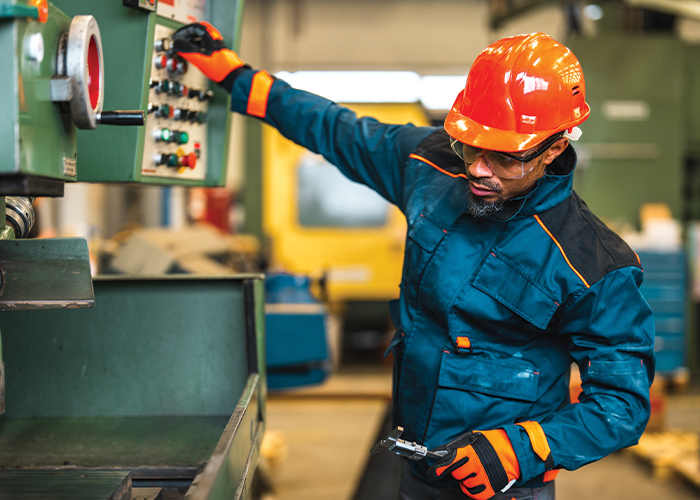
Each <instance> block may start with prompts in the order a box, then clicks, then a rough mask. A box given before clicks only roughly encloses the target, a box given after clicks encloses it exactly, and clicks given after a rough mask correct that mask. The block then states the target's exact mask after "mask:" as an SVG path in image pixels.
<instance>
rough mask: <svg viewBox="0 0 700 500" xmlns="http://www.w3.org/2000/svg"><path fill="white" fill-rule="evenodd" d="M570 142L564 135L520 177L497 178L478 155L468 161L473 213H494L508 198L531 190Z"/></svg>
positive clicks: (470, 203)
mask: <svg viewBox="0 0 700 500" xmlns="http://www.w3.org/2000/svg"><path fill="white" fill-rule="evenodd" d="M568 145H569V140H568V139H565V138H562V139H559V140H558V141H556V142H555V143H554V144H553V145H552V146H551V147H550V148H548V149H547V150H546V151H545V152H544V153H542V155H541V156H538V157H537V158H535V159H534V160H532V162H533V163H534V164H535V165H534V167H533V168H532V170H531V171H530V172H528V173H527V174H525V176H523V177H522V178H519V179H504V178H501V177H498V176H497V175H496V174H494V173H493V172H492V171H491V169H490V168H489V166H488V164H487V162H486V160H485V159H484V158H483V157H479V158H478V159H477V160H476V161H475V162H474V163H471V164H466V163H465V166H466V168H467V180H468V181H469V208H470V210H471V213H472V215H474V216H475V217H484V216H488V215H491V214H494V213H496V212H499V211H500V210H501V209H502V208H503V205H504V203H505V202H506V201H508V200H510V199H512V198H517V197H520V196H523V195H526V194H527V193H529V192H530V191H532V189H533V187H534V185H535V183H536V182H537V181H538V180H539V179H540V178H542V177H543V176H544V174H545V171H546V169H547V166H548V165H549V164H550V163H552V162H553V161H554V160H555V159H556V158H557V157H558V156H559V155H560V154H561V153H563V152H564V150H565V149H566V147H567V146H568ZM532 150H533V151H534V150H536V148H533V149H532ZM523 156H525V155H523Z"/></svg>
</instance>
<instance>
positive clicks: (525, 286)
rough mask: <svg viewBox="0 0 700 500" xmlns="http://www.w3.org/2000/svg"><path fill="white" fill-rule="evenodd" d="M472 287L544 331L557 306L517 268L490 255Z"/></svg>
mask: <svg viewBox="0 0 700 500" xmlns="http://www.w3.org/2000/svg"><path fill="white" fill-rule="evenodd" d="M474 287H475V288H477V289H478V290H481V291H482V292H484V293H486V294H487V295H489V296H491V297H492V298H494V299H496V300H497V301H498V302H500V303H501V304H503V305H504V306H506V307H507V308H508V309H510V310H511V311H513V312H514V313H516V314H517V315H518V316H520V317H521V318H523V319H524V320H526V321H528V322H529V323H531V324H533V325H534V326H536V327H537V328H540V329H542V330H544V329H545V328H547V325H548V324H549V322H550V320H551V319H552V316H554V313H555V312H556V311H557V308H558V307H559V304H557V301H556V299H555V298H554V297H552V296H551V295H550V294H549V293H548V292H547V291H546V290H545V289H544V288H543V287H542V286H541V285H539V284H537V283H535V282H534V281H532V280H531V279H530V278H528V277H527V276H526V275H525V274H523V272H522V271H521V270H520V269H518V268H517V267H516V266H514V265H513V264H511V263H510V262H507V261H505V260H502V259H500V258H498V257H497V256H496V255H495V254H493V253H492V254H490V255H489V256H488V258H487V259H486V261H485V262H484V264H483V265H482V266H481V269H480V270H479V273H478V274H477V276H476V278H475V279H474Z"/></svg>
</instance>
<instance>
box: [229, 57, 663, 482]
mask: <svg viewBox="0 0 700 500" xmlns="http://www.w3.org/2000/svg"><path fill="white" fill-rule="evenodd" d="M231 108H232V110H234V111H238V112H241V113H248V114H251V115H253V116H258V117H260V118H262V119H263V120H264V121H265V122H267V123H268V124H270V125H272V126H273V127H275V128H277V129H278V130H279V131H280V132H281V133H282V134H283V135H284V136H286V137H287V138H289V139H291V140H292V141H294V142H296V143H298V144H300V145H302V146H304V147H306V148H308V149H310V150H312V151H314V152H316V153H320V154H322V155H323V156H324V157H325V158H326V159H327V160H328V161H329V162H330V163H332V164H334V165H336V166H337V167H338V168H339V169H340V170H341V171H342V172H343V173H344V174H345V175H346V176H347V177H349V178H350V179H352V180H354V181H358V182H361V183H363V184H366V185H367V186H369V187H370V188H372V189H374V190H375V191H377V192H378V193H379V194H380V195H381V196H383V197H384V198H386V199H387V200H388V201H390V202H391V203H393V204H395V205H396V206H398V207H399V209H401V211H402V212H403V213H404V215H405V216H406V220H407V222H408V234H407V237H406V248H405V255H404V263H403V275H402V278H401V284H400V297H399V299H398V300H396V301H393V302H392V303H391V304H390V309H391V314H392V319H393V321H394V324H395V326H396V335H395V336H394V339H393V341H392V342H391V345H390V347H389V351H390V352H392V353H393V355H394V360H395V369H394V370H395V372H394V381H393V384H394V390H393V398H394V399H393V417H394V424H395V425H401V426H402V427H404V429H405V432H404V435H403V436H402V438H404V439H406V440H408V441H417V442H421V443H423V444H425V445H426V446H427V447H428V448H434V447H437V446H439V445H442V444H445V443H446V442H448V441H450V440H451V439H453V438H454V437H456V436H458V435H459V434H462V433H464V432H466V431H471V430H488V429H495V428H501V429H504V430H505V431H506V433H507V435H508V437H509V438H510V441H511V443H512V445H513V448H514V450H515V453H516V456H517V458H518V462H519V465H520V471H521V476H520V479H519V480H518V482H517V483H516V484H517V485H528V486H529V485H538V484H542V482H543V481H547V480H551V479H552V478H553V476H554V475H556V469H559V468H566V469H569V470H573V469H576V468H578V467H581V466H582V465H585V464H587V463H589V462H592V461H595V460H597V459H600V458H602V457H603V456H605V455H608V454H610V453H611V452H613V451H615V450H618V449H620V448H623V447H626V446H630V445H633V444H635V443H636V442H637V440H638V438H639V436H640V435H641V433H642V431H643V430H644V428H645V426H646V423H647V420H648V417H649V409H650V405H649V386H650V384H651V381H652V379H653V374H654V353H653V338H654V322H653V316H652V312H651V310H650V308H649V306H648V304H647V303H646V302H645V300H644V298H643V297H642V295H641V294H640V292H639V289H638V287H639V285H640V284H641V282H642V269H641V265H640V262H639V260H638V258H637V256H636V254H635V253H634V252H633V251H632V250H631V249H630V248H629V247H628V246H627V245H626V244H625V243H624V242H623V241H622V240H621V239H620V238H619V237H618V236H617V235H616V234H615V233H613V232H612V231H611V230H609V229H608V228H607V227H606V226H605V225H604V224H603V223H602V222H601V221H600V220H599V219H598V218H597V217H596V216H595V215H593V214H592V213H591V212H590V210H589V209H588V207H587V206H586V204H585V203H584V202H583V201H582V200H581V199H580V198H579V197H578V195H577V194H576V193H575V192H574V191H573V190H572V176H573V170H574V167H575V164H576V154H575V152H574V150H573V148H572V147H568V148H567V149H566V150H565V152H564V153H563V154H562V155H561V156H560V157H559V158H557V159H556V160H555V161H554V162H553V164H552V165H550V167H549V169H548V171H547V173H546V175H545V176H544V177H543V178H541V179H540V180H539V181H538V182H537V184H536V186H535V188H534V189H533V190H532V191H531V192H530V193H529V194H527V195H525V196H522V197H519V198H517V199H512V200H509V201H508V202H507V203H506V204H505V207H504V209H503V210H502V211H501V212H498V213H496V214H495V215H492V216H490V217H484V218H475V217H473V216H472V215H471V214H470V212H469V208H468V192H469V187H468V182H467V180H466V177H465V175H466V170H465V166H464V164H463V162H462V161H461V160H460V159H459V158H458V157H457V156H456V155H455V154H454V153H453V152H452V150H451V149H450V145H449V138H448V136H447V134H446V133H445V132H444V130H443V129H442V128H436V127H415V126H413V125H389V124H384V123H380V122H378V121H377V120H375V119H372V118H367V117H365V118H358V117H357V116H356V115H355V113H353V112H352V111H350V110H348V109H346V108H344V107H342V106H339V105H337V104H335V103H333V102H331V101H328V100H326V99H324V98H321V97H318V96H316V95H313V94H310V93H307V92H303V91H299V90H296V89H293V88H291V87H290V86H289V85H287V84H286V83H285V82H283V81H280V80H277V79H274V78H271V77H270V76H269V75H268V74H267V73H265V72H255V71H253V70H250V69H247V68H244V69H242V70H240V71H239V72H238V74H237V75H236V79H235V81H234V83H233V86H232V103H231ZM572 363H575V364H576V365H578V367H579V369H580V373H581V380H582V390H583V392H582V393H581V395H580V398H579V399H580V402H578V403H575V404H572V403H571V402H570V400H569V374H570V368H571V365H572ZM429 465H430V461H429V460H423V461H420V462H413V463H412V466H413V468H414V471H415V472H416V473H417V474H420V475H422V477H424V478H425V477H426V476H425V471H426V470H427V467H428V466H429Z"/></svg>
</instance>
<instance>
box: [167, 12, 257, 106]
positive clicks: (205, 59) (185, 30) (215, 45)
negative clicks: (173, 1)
mask: <svg viewBox="0 0 700 500" xmlns="http://www.w3.org/2000/svg"><path fill="white" fill-rule="evenodd" d="M171 41H172V48H173V50H174V51H175V52H177V54H178V55H179V56H180V57H182V58H183V59H185V60H186V61H188V62H190V63H191V64H194V65H195V66H197V68H199V69H200V71H201V72H202V73H204V75H205V76H206V77H207V78H209V79H210V80H213V81H215V82H216V83H218V84H219V85H221V86H222V87H224V88H225V89H226V90H227V91H229V92H230V91H231V84H232V83H233V79H234V78H235V76H234V72H235V71H236V70H238V69H240V68H243V67H244V66H245V65H244V64H243V61H241V60H240V59H239V57H238V54H236V53H235V52H234V51H232V50H230V49H227V48H226V45H224V37H223V36H221V33H219V30H217V29H216V28H215V27H214V26H212V25H211V24H209V23H207V22H199V23H194V24H188V25H187V26H183V27H182V28H180V29H179V30H177V31H176V32H175V33H173V36H172V37H171Z"/></svg>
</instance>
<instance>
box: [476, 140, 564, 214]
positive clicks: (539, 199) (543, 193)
mask: <svg viewBox="0 0 700 500" xmlns="http://www.w3.org/2000/svg"><path fill="white" fill-rule="evenodd" d="M575 167H576V151H574V148H573V147H572V146H571V145H569V147H567V148H566V149H565V150H564V152H563V153H562V154H561V155H560V156H559V157H558V158H557V159H556V160H554V162H552V164H551V165H550V166H549V167H548V168H547V172H546V174H545V175H544V176H543V177H542V178H541V179H539V180H538V181H537V182H536V183H535V186H534V188H533V190H532V191H530V192H529V193H528V194H526V195H524V196H520V197H518V198H511V199H510V200H508V201H507V202H506V203H505V205H504V207H503V210H501V211H500V212H498V213H496V214H493V215H491V216H488V217H485V218H486V219H491V220H496V221H502V222H507V221H509V220H512V219H514V218H515V217H518V216H528V217H529V216H532V215H534V214H537V213H541V212H544V211H546V210H549V209H550V208H552V207H554V206H555V205H558V204H559V203H561V202H562V201H564V200H565V199H566V198H568V196H569V195H570V194H571V190H572V185H573V177H574V168H575Z"/></svg>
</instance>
